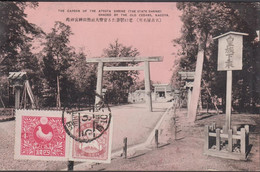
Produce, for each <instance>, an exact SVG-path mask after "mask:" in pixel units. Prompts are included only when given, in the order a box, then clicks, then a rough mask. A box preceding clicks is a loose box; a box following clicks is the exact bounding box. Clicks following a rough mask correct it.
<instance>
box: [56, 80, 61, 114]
mask: <svg viewBox="0 0 260 172" xmlns="http://www.w3.org/2000/svg"><path fill="white" fill-rule="evenodd" d="M56 107H57V108H58V109H59V110H60V109H61V102H60V79H59V75H57V97H56Z"/></svg>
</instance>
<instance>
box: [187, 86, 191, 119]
mask: <svg viewBox="0 0 260 172" xmlns="http://www.w3.org/2000/svg"><path fill="white" fill-rule="evenodd" d="M191 89H192V88H191V87H189V88H188V103H187V104H188V106H187V107H188V108H189V107H190V102H191V94H192V90H191ZM188 115H189V114H188Z"/></svg>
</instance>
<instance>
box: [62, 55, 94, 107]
mask: <svg viewBox="0 0 260 172" xmlns="http://www.w3.org/2000/svg"><path fill="white" fill-rule="evenodd" d="M67 75H68V78H69V80H70V81H71V83H72V84H70V85H69V86H67V89H69V90H68V92H69V98H68V103H70V104H76V105H77V106H86V105H87V104H88V103H94V98H95V94H94V93H95V87H96V80H97V78H96V65H94V64H91V63H87V62H86V55H85V54H84V53H83V52H79V53H78V54H76V55H75V59H74V61H73V63H72V65H71V66H70V67H69V68H68V70H67Z"/></svg>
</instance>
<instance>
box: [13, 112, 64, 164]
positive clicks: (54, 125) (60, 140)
mask: <svg viewBox="0 0 260 172" xmlns="http://www.w3.org/2000/svg"><path fill="white" fill-rule="evenodd" d="M61 116H62V111H42V110H16V128H15V134H16V135H15V156H14V157H15V159H29V160H55V161H66V160H68V153H69V151H68V150H69V137H68V136H67V134H66V132H65V130H64V127H63V125H62V117H61ZM64 120H65V121H66V120H67V119H66V118H65V119H64Z"/></svg>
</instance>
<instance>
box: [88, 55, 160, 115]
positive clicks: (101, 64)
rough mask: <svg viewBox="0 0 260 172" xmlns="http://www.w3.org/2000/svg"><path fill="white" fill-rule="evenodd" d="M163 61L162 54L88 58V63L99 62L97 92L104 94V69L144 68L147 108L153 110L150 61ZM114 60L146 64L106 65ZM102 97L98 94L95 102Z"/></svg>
mask: <svg viewBox="0 0 260 172" xmlns="http://www.w3.org/2000/svg"><path fill="white" fill-rule="evenodd" d="M161 61H163V57H162V56H153V57H108V58H100V57H99V58H98V57H97V58H87V59H86V62H88V63H98V72H97V87H96V92H97V94H99V95H101V94H102V80H103V71H129V70H144V79H145V97H146V104H147V109H148V110H149V111H150V112H151V111H152V97H151V89H150V83H151V81H150V62H161ZM114 62H128V63H133V62H144V66H118V67H107V66H104V63H114ZM99 101H100V98H99V97H97V96H96V99H95V103H98V102H99Z"/></svg>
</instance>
